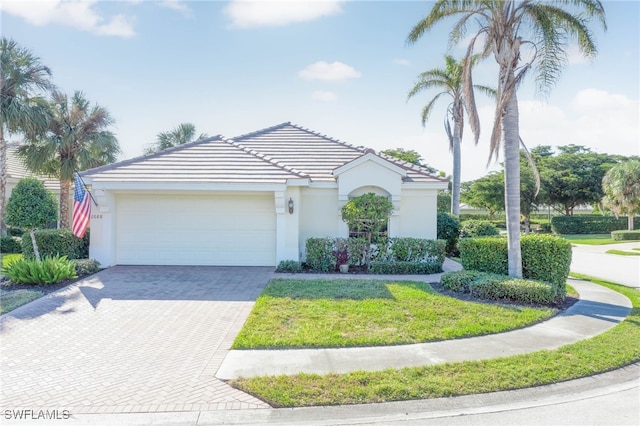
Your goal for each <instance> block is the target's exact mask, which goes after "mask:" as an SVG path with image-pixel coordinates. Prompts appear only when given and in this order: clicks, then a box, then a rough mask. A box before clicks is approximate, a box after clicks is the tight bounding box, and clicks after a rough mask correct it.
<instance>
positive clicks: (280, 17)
mask: <svg viewBox="0 0 640 426" xmlns="http://www.w3.org/2000/svg"><path fill="white" fill-rule="evenodd" d="M340 2H341V0H314V1H306V0H281V1H272V0H254V1H246V0H231V2H230V3H229V4H228V5H227V6H226V7H225V8H224V13H225V15H227V17H228V18H229V19H230V20H231V25H232V26H233V27H236V28H253V27H278V26H283V25H287V24H291V23H295V22H306V21H313V20H315V19H318V18H321V17H323V16H329V15H334V14H337V13H340V12H342V8H341V7H340Z"/></svg>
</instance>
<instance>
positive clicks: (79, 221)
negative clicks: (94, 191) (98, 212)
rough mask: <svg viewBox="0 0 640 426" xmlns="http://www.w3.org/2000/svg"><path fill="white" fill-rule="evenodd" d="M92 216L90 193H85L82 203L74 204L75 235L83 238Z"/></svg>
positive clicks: (73, 224)
mask: <svg viewBox="0 0 640 426" xmlns="http://www.w3.org/2000/svg"><path fill="white" fill-rule="evenodd" d="M90 216H91V204H90V203H89V193H87V192H85V194H84V197H83V198H82V201H80V202H78V201H74V202H73V223H72V225H71V231H72V232H73V235H75V236H76V237H78V238H82V237H83V236H84V233H85V232H86V230H87V228H88V227H89V218H90Z"/></svg>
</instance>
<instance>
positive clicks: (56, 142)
mask: <svg viewBox="0 0 640 426" xmlns="http://www.w3.org/2000/svg"><path fill="white" fill-rule="evenodd" d="M49 108H50V113H51V119H50V120H49V124H48V126H47V131H46V132H45V133H44V134H43V135H41V136H36V137H32V138H29V139H28V140H27V144H25V145H23V146H21V147H20V148H18V155H20V156H21V157H22V158H23V160H24V162H25V165H26V166H27V168H28V169H29V170H31V171H32V172H34V173H40V174H44V175H48V176H52V177H55V178H57V179H59V180H60V227H61V228H69V194H70V188H71V184H72V182H73V174H74V173H75V172H78V171H81V170H86V169H89V168H92V167H98V166H102V165H105V164H110V163H113V162H114V161H116V159H117V156H118V154H119V153H120V146H119V144H118V140H117V139H116V137H115V135H114V134H113V133H112V132H111V131H109V130H107V128H108V127H109V126H110V125H112V124H113V122H114V121H113V119H112V118H111V116H110V115H109V112H108V111H107V110H106V109H105V108H103V107H101V106H99V105H93V106H92V105H91V104H90V103H89V101H88V100H87V99H86V98H85V97H84V95H83V94H82V92H75V93H74V94H73V97H72V98H71V99H69V98H68V97H67V95H65V94H63V93H61V92H58V91H54V92H53V94H52V95H51V100H50V103H49Z"/></svg>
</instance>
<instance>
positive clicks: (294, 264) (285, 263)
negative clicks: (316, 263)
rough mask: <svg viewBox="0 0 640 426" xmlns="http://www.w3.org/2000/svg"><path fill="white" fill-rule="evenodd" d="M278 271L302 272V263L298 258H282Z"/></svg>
mask: <svg viewBox="0 0 640 426" xmlns="http://www.w3.org/2000/svg"><path fill="white" fill-rule="evenodd" d="M276 272H292V273H293V272H302V263H300V262H298V261H297V260H281V261H280V263H278V267H277V268H276Z"/></svg>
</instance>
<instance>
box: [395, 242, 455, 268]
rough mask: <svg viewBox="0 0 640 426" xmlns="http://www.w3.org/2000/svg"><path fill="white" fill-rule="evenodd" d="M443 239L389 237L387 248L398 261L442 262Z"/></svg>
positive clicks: (444, 243)
mask: <svg viewBox="0 0 640 426" xmlns="http://www.w3.org/2000/svg"><path fill="white" fill-rule="evenodd" d="M445 245H446V242H445V241H444V240H426V239H422V238H410V237H402V238H398V237H396V238H391V239H390V240H389V250H390V252H391V256H392V259H393V260H396V261H399V262H422V261H430V260H437V261H438V262H440V264H442V262H444V254H445V253H444V250H445Z"/></svg>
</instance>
